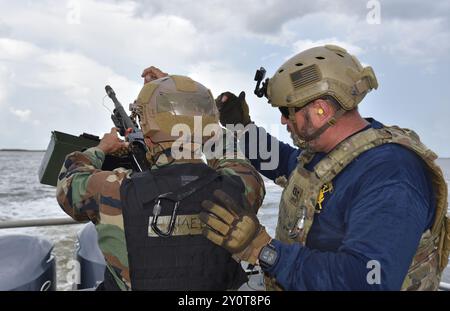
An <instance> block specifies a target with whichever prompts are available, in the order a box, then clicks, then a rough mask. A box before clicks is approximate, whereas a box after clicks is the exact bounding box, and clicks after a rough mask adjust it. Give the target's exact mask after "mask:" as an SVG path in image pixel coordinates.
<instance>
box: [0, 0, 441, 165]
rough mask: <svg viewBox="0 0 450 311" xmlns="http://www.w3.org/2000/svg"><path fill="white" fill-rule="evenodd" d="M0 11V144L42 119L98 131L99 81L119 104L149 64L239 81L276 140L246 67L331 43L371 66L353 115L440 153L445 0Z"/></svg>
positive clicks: (274, 116)
mask: <svg viewBox="0 0 450 311" xmlns="http://www.w3.org/2000/svg"><path fill="white" fill-rule="evenodd" d="M378 7H379V12H380V16H379V17H380V18H379V20H378V21H379V23H376V24H373V23H372V22H371V21H373V19H371V18H373V17H374V15H373V13H374V12H375V11H374V8H378ZM0 11H1V12H2V14H1V16H0V109H1V111H2V113H1V114H0V148H30V149H44V148H46V146H47V144H48V141H49V138H50V132H51V131H52V130H59V131H66V132H69V133H73V134H79V133H82V132H90V133H93V134H97V135H100V134H101V133H103V132H105V131H108V130H109V129H110V127H111V126H112V123H111V121H110V118H109V113H108V111H107V110H106V109H105V108H104V107H103V106H102V103H103V97H104V86H105V85H106V84H111V85H112V86H113V87H114V88H115V89H116V93H117V94H118V97H119V99H120V100H121V101H122V103H123V104H128V103H130V102H132V101H133V100H134V98H135V97H136V96H137V94H138V92H139V90H140V88H141V86H142V80H141V78H140V73H141V71H142V69H143V68H145V67H147V66H149V65H155V66H158V67H160V68H161V69H163V70H164V71H167V72H169V73H176V74H185V75H189V76H191V77H193V78H194V79H197V80H198V81H199V82H201V83H203V84H204V85H206V86H208V87H209V88H211V90H212V92H213V94H214V95H219V94H220V93H221V92H223V91H227V90H230V91H233V92H236V93H238V92H240V91H241V90H245V91H246V93H247V100H248V103H249V106H250V111H251V116H252V119H253V120H254V121H255V122H256V123H257V124H261V125H265V126H266V127H267V128H268V130H269V131H272V132H274V134H275V135H276V136H278V137H280V138H282V139H284V140H286V141H288V140H289V138H288V135H287V134H286V133H285V129H284V128H283V127H282V126H281V125H279V118H280V116H279V112H278V110H276V109H273V108H271V107H270V106H269V105H268V104H267V103H266V101H265V100H264V99H258V98H256V97H255V96H254V95H253V88H254V83H253V77H254V73H255V69H256V68H259V67H260V66H264V67H265V68H266V69H267V72H268V75H269V76H271V75H272V74H273V72H275V70H276V69H277V68H278V67H279V66H280V65H281V64H282V63H283V62H284V61H285V60H286V59H288V58H289V57H290V56H292V55H294V54H295V53H297V52H299V51H301V50H303V49H305V48H309V47H312V46H315V45H322V44H327V43H333V44H338V45H342V46H343V47H345V48H347V49H348V50H349V51H350V52H352V53H354V54H356V55H357V57H358V58H359V59H360V60H361V62H362V63H363V64H365V65H371V66H372V67H373V68H374V70H375V73H376V74H377V77H378V80H379V84H380V87H379V89H378V90H376V91H373V92H372V93H370V94H368V95H367V97H366V99H365V100H364V101H363V103H362V104H361V106H360V109H361V112H362V114H363V115H364V116H373V117H375V118H377V119H379V120H380V121H382V122H384V123H385V124H397V125H399V126H402V127H409V128H412V129H414V130H416V132H417V133H418V134H419V135H420V136H421V137H422V140H423V141H424V142H425V143H426V144H427V145H428V146H429V147H430V148H431V149H433V150H435V151H436V152H437V153H438V155H439V156H441V157H450V134H449V132H450V131H449V130H448V128H447V124H448V123H450V122H449V119H450V95H449V93H448V92H447V90H448V89H449V87H450V83H449V82H450V78H449V77H450V73H449V70H450V53H449V52H450V27H449V25H450V21H449V16H450V3H449V2H448V1H444V0H442V1H439V0H438V1H433V2H425V1H415V0H412V1H411V0H410V1H406V0H397V1H392V0H391V1H386V0H379V1H373V0H372V1H365V0H364V1H359V0H347V1H325V0H319V1H301V0H279V1H276V0H259V1H253V0H251V1H245V0H240V1H237V0H229V1H215V0H197V1H192V0H191V1H183V0H170V1H164V2H163V1H151V0H148V1H112V0H111V1H107V0H97V1H94V0H81V1H76V0H71V1H55V0H54V1H45V0H43V1H39V2H37V1H6V0H0ZM375 13H376V12H375ZM368 15H369V20H368ZM105 103H106V104H108V105H110V103H109V101H108V100H105Z"/></svg>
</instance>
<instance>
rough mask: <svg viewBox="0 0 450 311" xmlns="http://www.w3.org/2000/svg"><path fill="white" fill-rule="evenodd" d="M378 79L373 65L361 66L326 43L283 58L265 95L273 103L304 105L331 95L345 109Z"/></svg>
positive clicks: (292, 105) (352, 58)
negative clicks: (286, 59) (282, 62)
mask: <svg viewBox="0 0 450 311" xmlns="http://www.w3.org/2000/svg"><path fill="white" fill-rule="evenodd" d="M377 88H378V82H377V79H376V77H375V73H374V72H373V69H372V67H364V68H363V67H362V66H361V64H360V62H359V61H358V59H356V57H354V56H353V55H350V54H349V53H348V52H347V51H346V50H345V49H343V48H341V47H338V46H335V45H325V46H319V47H315V48H311V49H308V50H305V51H303V52H301V53H299V54H297V55H295V56H294V57H292V58H291V59H289V60H288V61H287V62H285V63H284V64H283V65H282V66H281V67H280V68H279V69H278V70H277V71H276V73H275V75H274V76H273V77H272V78H271V79H270V80H269V84H268V88H267V97H268V99H269V102H270V103H271V104H272V106H274V107H304V106H306V105H307V104H308V103H310V102H311V101H314V100H315V99H318V98H321V97H323V96H327V95H328V96H332V97H333V98H334V99H336V100H337V101H338V103H339V104H340V106H341V108H342V109H344V110H352V109H354V108H356V106H357V105H358V103H359V102H360V101H361V100H362V99H363V98H364V96H365V95H366V94H367V93H368V92H369V91H371V90H372V89H377Z"/></svg>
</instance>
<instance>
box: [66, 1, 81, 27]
mask: <svg viewBox="0 0 450 311" xmlns="http://www.w3.org/2000/svg"><path fill="white" fill-rule="evenodd" d="M66 7H67V15H66V22H67V24H69V25H80V24H81V2H80V0H69V1H67V4H66Z"/></svg>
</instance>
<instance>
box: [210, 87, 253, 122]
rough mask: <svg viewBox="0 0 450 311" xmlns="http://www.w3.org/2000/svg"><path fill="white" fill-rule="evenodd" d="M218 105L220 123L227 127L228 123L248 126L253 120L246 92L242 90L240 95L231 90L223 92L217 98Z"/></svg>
mask: <svg viewBox="0 0 450 311" xmlns="http://www.w3.org/2000/svg"><path fill="white" fill-rule="evenodd" d="M216 106H217V109H219V113H220V123H221V124H222V125H223V126H225V127H226V125H227V124H233V125H235V124H242V125H244V126H246V125H247V124H249V123H250V122H251V119H250V115H249V111H248V105H247V103H246V102H245V92H241V94H239V97H236V95H234V94H233V93H231V92H225V93H222V94H220V95H219V97H217V98H216Z"/></svg>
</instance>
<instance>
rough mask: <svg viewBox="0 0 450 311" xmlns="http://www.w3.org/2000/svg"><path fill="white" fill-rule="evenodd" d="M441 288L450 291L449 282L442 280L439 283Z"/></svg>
mask: <svg viewBox="0 0 450 311" xmlns="http://www.w3.org/2000/svg"><path fill="white" fill-rule="evenodd" d="M439 290H444V291H450V284H449V283H445V282H441V283H440V284H439Z"/></svg>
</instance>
